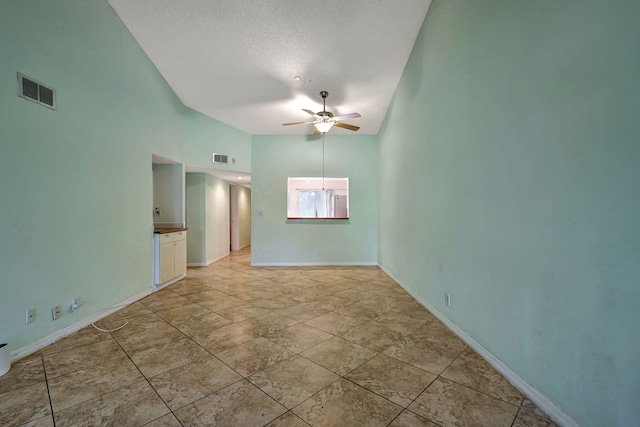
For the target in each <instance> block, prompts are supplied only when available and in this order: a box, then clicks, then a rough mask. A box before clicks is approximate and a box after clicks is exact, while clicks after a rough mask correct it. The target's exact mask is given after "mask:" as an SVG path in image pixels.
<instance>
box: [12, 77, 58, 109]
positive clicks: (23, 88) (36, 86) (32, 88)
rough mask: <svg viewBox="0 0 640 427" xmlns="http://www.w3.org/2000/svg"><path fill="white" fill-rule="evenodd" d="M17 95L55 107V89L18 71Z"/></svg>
mask: <svg viewBox="0 0 640 427" xmlns="http://www.w3.org/2000/svg"><path fill="white" fill-rule="evenodd" d="M18 96H19V97H21V98H24V99H28V100H29V101H33V102H37V103H38V104H40V105H44V106H45V107H48V108H52V109H54V110H55V109H56V90H55V89H52V88H50V87H47V86H45V85H43V84H42V83H40V82H38V81H36V80H33V79H32V78H31V77H27V76H25V75H23V74H20V73H18Z"/></svg>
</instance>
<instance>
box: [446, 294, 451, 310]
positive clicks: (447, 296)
mask: <svg viewBox="0 0 640 427" xmlns="http://www.w3.org/2000/svg"><path fill="white" fill-rule="evenodd" d="M444 303H445V304H447V307H451V294H450V293H445V294H444Z"/></svg>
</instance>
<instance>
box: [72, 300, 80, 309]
mask: <svg viewBox="0 0 640 427" xmlns="http://www.w3.org/2000/svg"><path fill="white" fill-rule="evenodd" d="M79 308H80V297H74V298H73V300H72V301H71V311H76V310H77V309H79Z"/></svg>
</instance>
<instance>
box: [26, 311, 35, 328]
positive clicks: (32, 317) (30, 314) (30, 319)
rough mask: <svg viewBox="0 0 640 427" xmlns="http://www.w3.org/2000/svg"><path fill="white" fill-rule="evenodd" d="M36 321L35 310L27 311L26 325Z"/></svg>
mask: <svg viewBox="0 0 640 427" xmlns="http://www.w3.org/2000/svg"><path fill="white" fill-rule="evenodd" d="M35 321H36V309H35V308H31V309H29V310H27V325H28V324H29V323H33V322H35Z"/></svg>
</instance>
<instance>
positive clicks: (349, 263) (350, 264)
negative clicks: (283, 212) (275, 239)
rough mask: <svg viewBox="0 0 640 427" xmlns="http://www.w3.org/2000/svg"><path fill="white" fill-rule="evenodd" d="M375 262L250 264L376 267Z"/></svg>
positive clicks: (261, 264)
mask: <svg viewBox="0 0 640 427" xmlns="http://www.w3.org/2000/svg"><path fill="white" fill-rule="evenodd" d="M377 265H378V263H377V262H252V263H251V266H252V267H331V266H333V267H339V266H355V267H371V266H377Z"/></svg>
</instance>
